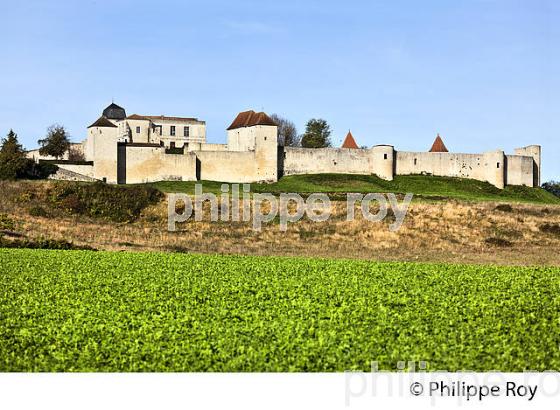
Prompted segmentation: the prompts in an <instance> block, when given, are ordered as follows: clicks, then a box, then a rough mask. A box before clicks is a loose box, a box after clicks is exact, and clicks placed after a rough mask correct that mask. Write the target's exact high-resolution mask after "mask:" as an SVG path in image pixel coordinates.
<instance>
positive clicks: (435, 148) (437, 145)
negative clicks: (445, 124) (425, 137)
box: [430, 134, 449, 152]
mask: <svg viewBox="0 0 560 410" xmlns="http://www.w3.org/2000/svg"><path fill="white" fill-rule="evenodd" d="M430 152H449V151H448V150H447V147H446V146H445V144H444V143H443V140H442V139H441V137H440V136H439V134H438V135H437V137H436V140H435V141H434V144H433V145H432V148H430Z"/></svg>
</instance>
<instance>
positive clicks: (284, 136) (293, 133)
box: [270, 114, 301, 147]
mask: <svg viewBox="0 0 560 410" xmlns="http://www.w3.org/2000/svg"><path fill="white" fill-rule="evenodd" d="M270 117H271V118H272V120H273V121H274V122H275V123H276V124H277V125H278V144H279V145H282V146H284V147H298V146H299V145H300V142H301V141H300V138H299V135H298V133H297V129H296V126H295V125H294V123H293V122H291V121H290V120H288V119H286V118H283V117H281V116H279V115H278V114H272V115H271V116H270Z"/></svg>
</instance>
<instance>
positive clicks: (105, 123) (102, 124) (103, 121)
mask: <svg viewBox="0 0 560 410" xmlns="http://www.w3.org/2000/svg"><path fill="white" fill-rule="evenodd" d="M91 127H112V128H117V126H116V125H115V124H113V123H112V122H111V121H109V120H108V119H107V118H105V117H103V116H101V117H99V118H98V119H97V121H95V122H94V123H93V124H91V125H90V126H89V127H88V128H91Z"/></svg>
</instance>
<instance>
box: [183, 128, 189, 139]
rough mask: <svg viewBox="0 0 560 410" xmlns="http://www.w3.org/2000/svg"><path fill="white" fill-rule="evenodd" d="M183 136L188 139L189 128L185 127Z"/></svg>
mask: <svg viewBox="0 0 560 410" xmlns="http://www.w3.org/2000/svg"><path fill="white" fill-rule="evenodd" d="M183 136H184V137H188V136H189V127H183Z"/></svg>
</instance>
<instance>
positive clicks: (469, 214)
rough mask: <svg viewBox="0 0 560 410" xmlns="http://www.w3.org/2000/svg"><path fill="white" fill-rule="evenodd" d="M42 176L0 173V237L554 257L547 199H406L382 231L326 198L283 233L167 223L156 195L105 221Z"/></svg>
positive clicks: (151, 247)
mask: <svg viewBox="0 0 560 410" xmlns="http://www.w3.org/2000/svg"><path fill="white" fill-rule="evenodd" d="M50 184H52V183H50V182H47V183H45V182H17V183H15V182H2V183H0V190H1V191H2V193H3V195H2V196H1V197H0V214H4V218H5V219H6V220H9V221H11V222H12V223H13V225H14V226H12V227H11V228H9V227H4V228H2V227H0V231H3V232H4V234H3V235H4V236H5V238H7V239H10V237H11V236H10V235H16V236H23V237H25V238H29V239H40V238H48V239H52V240H64V241H70V242H72V243H74V244H76V245H79V246H89V247H92V248H95V249H105V250H116V251H121V250H128V251H174V252H196V253H218V254H248V255H289V256H301V255H303V256H316V257H336V258H356V259H377V260H399V261H426V262H454V263H455V262H460V263H496V264H504V265H536V264H538V265H542V264H545V265H560V252H559V251H560V206H557V205H532V204H509V205H505V204H503V203H496V202H491V201H486V202H472V201H459V200H444V201H437V202H416V203H413V204H412V205H411V207H410V210H409V213H408V215H407V217H406V219H405V221H404V224H403V226H402V228H401V229H400V230H399V231H397V232H390V231H389V229H388V225H387V223H371V222H368V221H367V220H364V219H363V218H362V217H361V214H360V213H359V212H358V213H357V214H356V215H357V218H356V220H354V221H351V222H348V221H346V203H345V202H333V212H332V217H331V218H330V220H329V221H327V222H323V223H315V222H311V221H309V220H306V219H304V220H302V221H300V222H298V223H296V224H290V225H289V226H288V230H287V232H285V233H283V232H280V230H279V227H278V225H277V224H275V223H271V224H266V225H264V226H263V229H262V231H260V232H255V231H253V230H252V229H251V226H250V223H242V222H240V223H229V222H214V223H210V222H208V219H205V221H202V222H195V221H189V222H187V223H185V224H183V225H182V226H180V230H179V231H178V232H168V231H167V217H166V215H167V204H166V202H165V201H163V202H160V203H158V204H157V205H154V206H150V207H148V208H146V209H145V210H144V211H143V212H142V214H141V216H140V218H139V219H137V220H136V221H134V222H125V223H115V222H111V221H108V220H104V219H99V218H91V217H83V216H76V215H71V214H68V213H66V212H64V211H62V210H59V209H52V208H49V207H48V206H47V205H46V204H48V198H47V197H46V191H47V190H46V187H48V186H49V185H50ZM37 208H40V209H42V210H43V211H44V213H43V212H37ZM12 228H13V229H12ZM0 235H1V234H0Z"/></svg>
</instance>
